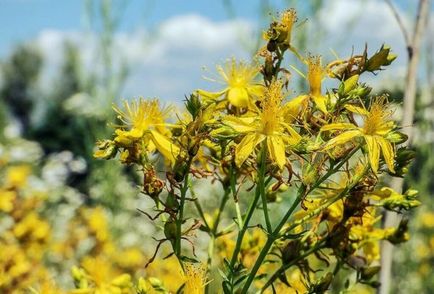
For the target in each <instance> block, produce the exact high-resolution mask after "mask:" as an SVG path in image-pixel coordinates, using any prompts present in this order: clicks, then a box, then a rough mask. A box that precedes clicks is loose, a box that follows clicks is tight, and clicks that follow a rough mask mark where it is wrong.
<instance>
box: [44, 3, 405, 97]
mask: <svg viewBox="0 0 434 294" xmlns="http://www.w3.org/2000/svg"><path fill="white" fill-rule="evenodd" d="M400 13H401V15H402V17H404V21H406V22H407V20H406V19H405V15H406V14H405V13H403V12H402V11H400ZM255 25H256V24H254V23H252V22H248V21H246V20H230V21H221V22H215V21H211V20H209V19H207V18H205V17H202V16H200V15H196V14H189V15H179V16H175V17H172V18H170V19H167V20H166V21H164V22H163V23H161V25H160V26H159V27H158V28H157V29H156V30H155V31H150V30H145V29H143V28H142V29H139V30H137V31H135V32H132V33H126V32H121V33H118V34H116V35H115V37H114V44H115V45H114V47H115V48H114V56H115V60H114V64H115V65H116V64H119V61H120V60H123V61H125V62H126V63H127V65H128V67H129V69H130V75H129V77H128V79H127V81H126V85H125V88H124V91H123V93H122V96H123V97H124V98H128V97H133V96H145V97H160V98H162V99H163V100H166V101H181V100H182V99H183V98H184V95H185V94H188V93H190V92H191V91H192V90H194V89H195V88H203V87H206V88H212V87H215V85H213V84H212V83H210V82H207V81H205V80H204V79H203V78H202V76H203V75H204V72H203V70H202V68H203V67H204V66H206V67H208V68H210V71H211V72H213V71H214V65H215V64H216V63H221V62H224V61H225V59H226V58H229V57H232V56H235V57H238V58H240V57H241V58H248V57H249V53H248V51H249V50H248V48H246V46H245V45H241V44H245V43H246V42H245V41H246V40H247V41H248V42H249V41H250V42H251V44H253V43H254V42H255V41H256V40H257V36H254V35H253V32H254V30H255V29H256V27H255ZM306 25H308V26H309V30H310V33H311V34H316V33H317V31H316V30H315V29H316V28H318V27H320V28H321V29H322V30H323V31H325V32H326V33H327V38H323V39H322V40H321V42H320V43H319V44H317V46H318V47H317V48H314V47H309V50H310V51H311V52H312V53H320V54H322V55H323V56H324V59H326V60H330V59H331V58H333V56H332V55H331V53H330V51H329V50H328V49H329V48H332V49H334V50H336V51H337V52H338V54H339V55H340V56H341V57H348V56H349V55H350V54H351V52H352V49H353V47H354V52H355V53H359V52H362V51H363V48H364V46H365V43H367V44H368V50H369V53H370V54H372V53H373V52H374V51H375V50H377V49H379V48H380V46H381V45H382V44H383V43H385V44H388V45H390V46H391V47H392V49H393V52H394V53H396V54H398V59H397V60H396V61H395V62H394V63H393V64H392V66H390V67H389V69H388V70H386V71H384V72H382V73H380V75H379V77H378V78H376V79H375V80H377V81H379V82H380V83H388V82H389V81H393V82H394V83H395V84H396V83H397V81H398V83H399V82H400V81H402V78H403V76H404V74H405V65H406V59H407V55H406V48H405V44H404V40H403V37H402V34H401V31H400V30H399V27H398V25H397V23H396V20H395V18H394V17H393V15H392V13H391V11H390V9H389V8H388V7H387V5H386V4H385V3H384V1H381V0H364V1H360V0H345V1H342V0H331V1H326V2H325V6H324V7H323V10H322V11H321V13H320V14H319V18H318V19H313V20H312V19H311V20H309V22H308V23H307V24H306ZM240 39H241V40H243V42H240ZM64 40H70V41H72V42H73V43H75V44H77V45H78V46H79V48H80V50H81V53H82V54H83V58H84V60H85V64H86V66H87V68H88V69H90V70H94V69H95V68H98V67H97V66H96V64H98V62H97V61H98V58H100V57H101V52H99V51H100V50H99V49H98V41H97V36H96V35H93V34H89V33H88V34H85V33H82V32H64V31H55V30H45V31H42V32H41V33H40V35H39V37H38V38H37V39H36V43H37V44H38V45H39V47H40V48H41V49H42V51H43V52H44V54H45V56H46V57H47V58H46V59H45V60H46V61H47V66H46V74H45V75H44V77H45V82H46V83H45V82H44V83H43V84H47V85H50V83H49V81H51V80H52V77H53V75H54V74H55V72H56V71H55V69H56V67H58V66H59V64H61V61H62V59H63V56H62V50H61V49H62V44H63V41H64ZM316 49H317V51H316ZM99 70H101V69H99ZM205 75H210V74H209V73H205Z"/></svg>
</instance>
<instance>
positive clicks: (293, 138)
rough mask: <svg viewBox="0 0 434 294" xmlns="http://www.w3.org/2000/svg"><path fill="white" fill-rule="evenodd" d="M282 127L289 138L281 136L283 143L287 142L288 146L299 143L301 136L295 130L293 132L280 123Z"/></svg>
mask: <svg viewBox="0 0 434 294" xmlns="http://www.w3.org/2000/svg"><path fill="white" fill-rule="evenodd" d="M282 125H283V126H284V127H285V129H286V130H287V131H288V133H289V136H283V139H284V140H285V142H287V143H288V144H290V145H296V144H297V143H298V142H300V140H301V136H300V134H299V133H297V131H296V130H294V129H293V128H292V127H291V126H290V125H288V124H286V123H282Z"/></svg>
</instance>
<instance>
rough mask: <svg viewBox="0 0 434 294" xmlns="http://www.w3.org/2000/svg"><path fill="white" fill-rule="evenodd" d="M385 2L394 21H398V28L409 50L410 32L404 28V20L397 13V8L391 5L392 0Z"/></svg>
mask: <svg viewBox="0 0 434 294" xmlns="http://www.w3.org/2000/svg"><path fill="white" fill-rule="evenodd" d="M384 1H385V2H386V4H387V5H388V6H389V8H390V10H391V11H392V13H393V16H394V17H395V19H396V21H397V22H398V25H399V28H400V29H401V32H402V35H403V37H404V40H405V45H406V46H407V49H408V50H411V49H410V48H411V40H410V34H409V33H408V31H407V29H406V28H405V25H404V22H403V21H402V18H401V16H400V15H399V12H398V10H397V9H396V7H395V6H394V5H393V3H392V0H384Z"/></svg>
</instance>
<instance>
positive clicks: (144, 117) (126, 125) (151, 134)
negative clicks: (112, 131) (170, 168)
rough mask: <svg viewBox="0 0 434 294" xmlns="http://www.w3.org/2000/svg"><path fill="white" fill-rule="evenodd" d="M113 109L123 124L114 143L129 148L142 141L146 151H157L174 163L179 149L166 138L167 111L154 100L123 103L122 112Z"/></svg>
mask: <svg viewBox="0 0 434 294" xmlns="http://www.w3.org/2000/svg"><path fill="white" fill-rule="evenodd" d="M113 108H114V110H115V111H116V112H117V114H118V119H119V120H120V121H121V122H122V123H123V125H121V126H120V127H121V128H120V129H117V130H116V135H117V136H116V138H115V140H114V141H115V142H116V143H118V144H120V145H121V146H122V147H130V146H131V145H132V144H133V143H135V142H138V141H142V142H143V143H144V144H145V146H146V148H147V150H148V151H150V152H152V151H154V150H155V149H157V150H158V151H159V152H160V153H161V154H162V155H163V156H164V157H165V158H167V159H169V160H170V161H171V162H172V163H174V162H175V160H176V157H177V156H178V154H179V152H180V149H179V147H178V146H176V145H175V144H173V143H172V142H171V140H170V139H169V138H168V136H170V131H169V130H168V129H167V128H166V126H167V124H166V123H165V122H164V119H165V118H166V116H167V115H168V111H169V109H167V108H166V109H161V107H160V105H159V102H158V100H156V99H154V100H149V101H147V100H144V99H142V98H141V99H139V100H138V101H137V100H135V101H132V102H131V103H128V102H127V101H124V110H121V109H119V108H117V107H113Z"/></svg>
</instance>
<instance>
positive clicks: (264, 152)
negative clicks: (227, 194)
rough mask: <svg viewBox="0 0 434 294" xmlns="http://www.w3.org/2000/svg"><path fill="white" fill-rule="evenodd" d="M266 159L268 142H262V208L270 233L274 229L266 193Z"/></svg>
mask: <svg viewBox="0 0 434 294" xmlns="http://www.w3.org/2000/svg"><path fill="white" fill-rule="evenodd" d="M266 160H267V145H266V142H265V141H264V143H263V144H262V148H261V166H260V169H259V178H258V184H257V185H258V186H259V190H260V193H261V199H262V210H263V211H264V218H265V225H266V226H267V232H268V234H270V233H271V232H272V231H273V227H272V226H271V221H270V216H269V215H268V207H267V195H266V194H265V170H266Z"/></svg>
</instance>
